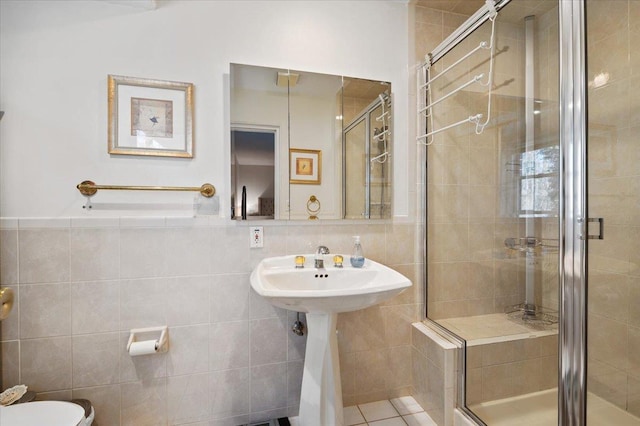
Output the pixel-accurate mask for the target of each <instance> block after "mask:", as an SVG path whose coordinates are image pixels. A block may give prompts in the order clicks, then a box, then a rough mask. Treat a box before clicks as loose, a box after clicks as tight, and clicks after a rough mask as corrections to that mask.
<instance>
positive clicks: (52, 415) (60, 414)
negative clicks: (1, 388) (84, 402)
mask: <svg viewBox="0 0 640 426" xmlns="http://www.w3.org/2000/svg"><path fill="white" fill-rule="evenodd" d="M84 424H85V422H84V409H83V408H82V407H80V406H79V405H77V404H73V403H71V402H64V401H34V402H27V403H24V404H14V405H10V406H8V407H0V425H2V426H42V425H47V426H84Z"/></svg>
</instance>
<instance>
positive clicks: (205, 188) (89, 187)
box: [76, 180, 216, 198]
mask: <svg viewBox="0 0 640 426" xmlns="http://www.w3.org/2000/svg"><path fill="white" fill-rule="evenodd" d="M76 188H77V189H78V191H80V193H81V194H82V195H84V196H85V197H91V196H92V195H95V194H96V192H98V190H99V189H108V190H118V191H121V190H126V191H198V192H199V193H200V194H201V195H203V196H205V197H207V198H211V197H213V196H214V195H215V193H216V188H215V187H214V186H213V185H211V184H210V183H205V184H203V185H202V186H200V187H195V186H119V185H96V184H95V183H94V182H92V181H90V180H85V181H82V182H81V183H79V184H78V185H76Z"/></svg>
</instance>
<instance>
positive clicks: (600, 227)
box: [578, 217, 604, 240]
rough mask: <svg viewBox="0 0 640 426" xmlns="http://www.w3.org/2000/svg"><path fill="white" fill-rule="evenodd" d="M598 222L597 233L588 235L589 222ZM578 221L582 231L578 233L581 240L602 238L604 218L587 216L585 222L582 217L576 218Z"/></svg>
mask: <svg viewBox="0 0 640 426" xmlns="http://www.w3.org/2000/svg"><path fill="white" fill-rule="evenodd" d="M592 222H598V234H597V235H589V223H592ZM578 223H580V224H581V225H582V232H581V233H580V239H581V240H604V218H603V217H589V218H587V220H586V222H585V220H584V219H583V218H579V219H578Z"/></svg>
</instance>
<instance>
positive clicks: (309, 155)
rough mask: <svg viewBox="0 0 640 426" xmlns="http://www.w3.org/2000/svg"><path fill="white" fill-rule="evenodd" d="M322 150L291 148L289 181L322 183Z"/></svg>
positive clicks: (311, 183)
mask: <svg viewBox="0 0 640 426" xmlns="http://www.w3.org/2000/svg"><path fill="white" fill-rule="evenodd" d="M321 171H322V151H320V150H315V149H296V148H291V149H289V183H298V184H308V185H320V182H321V176H322V173H321Z"/></svg>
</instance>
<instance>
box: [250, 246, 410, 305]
mask: <svg viewBox="0 0 640 426" xmlns="http://www.w3.org/2000/svg"><path fill="white" fill-rule="evenodd" d="M304 256H305V258H306V263H305V265H304V268H302V269H297V268H296V267H295V257H296V256H294V255H291V256H281V257H271V258H267V259H264V260H263V261H262V262H260V264H258V266H257V267H256V269H254V271H253V273H252V274H251V286H252V287H253V289H254V290H255V291H256V293H258V294H259V295H260V296H262V297H264V298H266V299H267V300H269V302H271V303H272V304H273V305H275V306H278V307H280V308H284V309H289V310H292V311H297V312H308V313H320V312H323V313H339V312H349V311H356V310H358V309H364V308H367V307H369V306H373V305H375V304H378V303H380V302H383V301H385V300H387V299H390V298H392V297H393V296H395V295H397V294H399V293H400V292H402V291H403V290H405V289H406V288H409V287H411V281H409V280H408V279H407V278H406V277H405V276H403V275H402V274H400V273H398V272H396V271H394V270H393V269H391V268H389V267H387V266H384V265H382V264H380V263H378V262H374V261H372V260H369V259H366V261H365V264H364V266H363V267H362V268H354V267H352V266H351V265H350V264H349V256H348V255H343V257H344V266H343V267H342V268H336V267H334V266H333V255H325V256H323V259H324V264H325V268H321V269H318V268H315V267H314V266H313V265H314V258H315V255H313V254H308V255H304Z"/></svg>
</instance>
